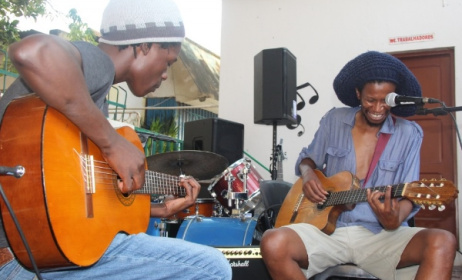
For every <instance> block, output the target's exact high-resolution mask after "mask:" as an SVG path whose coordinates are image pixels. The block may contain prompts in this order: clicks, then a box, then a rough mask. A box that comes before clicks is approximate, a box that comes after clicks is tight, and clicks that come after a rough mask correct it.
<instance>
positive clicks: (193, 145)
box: [184, 118, 244, 164]
mask: <svg viewBox="0 0 462 280" xmlns="http://www.w3.org/2000/svg"><path fill="white" fill-rule="evenodd" d="M184 149H185V150H200V151H208V152H212V153H216V154H219V155H222V156H224V157H225V158H226V159H227V160H228V163H229V164H233V163H234V162H236V161H238V160H239V159H241V158H242V157H243V155H244V125H243V124H241V123H236V122H232V121H228V120H223V119H219V118H210V119H203V120H197V121H191V122H186V123H185V124H184Z"/></svg>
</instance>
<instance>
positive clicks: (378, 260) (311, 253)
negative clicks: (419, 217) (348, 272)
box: [287, 224, 423, 280]
mask: <svg viewBox="0 0 462 280" xmlns="http://www.w3.org/2000/svg"><path fill="white" fill-rule="evenodd" d="M287 227H289V228H291V229H292V230H294V231H295V232H297V234H298V235H299V236H300V238H301V239H302V241H303V243H304V244H305V247H306V251H307V252H308V260H309V266H308V269H307V270H303V272H304V273H305V275H306V276H307V278H310V277H311V276H313V275H315V274H317V273H320V272H322V271H324V270H326V269H327V268H329V267H332V266H335V265H338V264H344V263H354V264H356V265H357V266H358V267H360V268H362V269H364V270H365V271H367V272H369V273H371V274H372V275H375V276H376V277H378V278H380V279H383V280H385V279H399V280H402V279H407V277H404V276H403V277H401V276H400V277H397V270H396V266H397V265H398V263H399V260H400V258H401V254H402V252H403V250H404V248H405V247H406V245H407V244H408V243H409V241H410V240H411V238H412V237H413V236H414V235H415V234H416V233H417V232H419V231H420V230H422V229H423V228H418V227H400V228H398V229H397V230H394V231H386V230H382V231H381V232H380V233H378V234H374V233H372V232H371V231H369V230H367V229H366V228H364V227H362V226H352V227H341V228H337V229H336V230H335V231H334V233H333V234H332V235H326V234H324V233H323V232H321V231H320V230H319V229H317V228H316V227H314V226H312V225H310V224H292V225H289V226H287ZM417 268H418V266H413V267H410V268H406V269H404V270H405V271H406V273H405V274H406V275H411V276H410V279H413V277H414V276H415V273H416V272H417ZM399 270H401V269H399ZM404 270H403V272H404ZM398 273H399V272H398ZM399 274H401V273H399Z"/></svg>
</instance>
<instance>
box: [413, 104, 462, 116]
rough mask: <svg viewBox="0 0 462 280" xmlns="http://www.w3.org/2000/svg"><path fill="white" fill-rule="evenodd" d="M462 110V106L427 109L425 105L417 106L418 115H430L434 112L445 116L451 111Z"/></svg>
mask: <svg viewBox="0 0 462 280" xmlns="http://www.w3.org/2000/svg"><path fill="white" fill-rule="evenodd" d="M457 111H462V106H457V107H437V108H432V109H427V108H423V107H419V108H417V111H416V113H415V114H416V115H428V114H433V115H434V116H443V115H447V114H448V113H450V112H457Z"/></svg>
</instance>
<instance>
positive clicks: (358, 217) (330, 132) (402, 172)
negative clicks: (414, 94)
mask: <svg viewBox="0 0 462 280" xmlns="http://www.w3.org/2000/svg"><path fill="white" fill-rule="evenodd" d="M359 109H360V108H359V107H356V108H346V107H345V108H333V109H331V110H330V111H329V112H327V113H326V115H324V117H323V118H322V119H321V121H320V125H319V128H318V130H317V132H316V134H315V136H314V140H313V142H312V143H311V144H310V145H309V146H308V147H305V148H303V149H302V151H301V152H300V155H299V157H298V159H297V162H296V164H295V173H296V174H297V175H298V176H300V175H301V174H300V170H299V165H300V162H301V161H302V160H303V159H305V158H311V159H312V160H313V161H314V162H315V163H316V167H317V168H318V169H319V170H322V171H323V172H324V174H325V175H326V176H327V177H330V176H332V175H335V174H337V173H338V172H340V171H344V170H346V171H349V172H351V173H353V174H355V172H356V155H355V149H354V145H353V138H352V135H351V130H352V128H353V126H354V123H355V114H356V112H358V110H359ZM380 133H388V134H391V137H390V140H389V141H388V143H387V145H386V147H385V150H384V151H383V153H382V155H381V157H380V159H379V162H378V163H377V166H376V167H375V169H374V171H373V173H372V174H371V176H370V178H369V180H368V182H367V183H366V186H362V187H365V188H370V187H377V186H386V185H394V184H399V183H406V182H412V181H416V180H418V179H419V172H420V146H421V144H422V139H423V132H422V129H421V128H420V126H419V125H418V124H416V123H415V122H411V121H408V120H405V119H401V118H396V120H395V123H393V119H392V117H391V115H389V116H388V118H387V119H386V120H385V123H384V124H383V126H382V128H381V129H380V131H379V134H380ZM363 183H364V182H363V181H361V185H362V184H363ZM419 209H420V207H419V206H417V205H414V209H413V211H412V212H411V214H410V215H409V217H408V218H407V219H406V221H404V222H403V226H407V220H408V219H410V218H412V217H413V216H414V215H415V214H416V213H417V211H418V210H419ZM354 225H361V226H364V227H365V228H367V229H369V230H370V231H372V232H374V233H378V232H380V231H381V230H382V229H383V227H382V226H381V225H380V223H379V222H378V220H377V218H376V217H375V214H374V213H373V211H372V209H371V208H370V206H369V204H368V203H367V202H362V203H358V204H356V207H355V208H354V209H353V210H352V211H345V212H343V213H342V214H341V215H340V216H339V219H338V221H337V227H345V226H354Z"/></svg>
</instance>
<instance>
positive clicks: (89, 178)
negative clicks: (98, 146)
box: [84, 155, 96, 193]
mask: <svg viewBox="0 0 462 280" xmlns="http://www.w3.org/2000/svg"><path fill="white" fill-rule="evenodd" d="M84 161H85V164H84V168H85V190H86V192H87V193H95V192H96V187H95V163H94V160H93V156H92V155H86V156H84Z"/></svg>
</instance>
